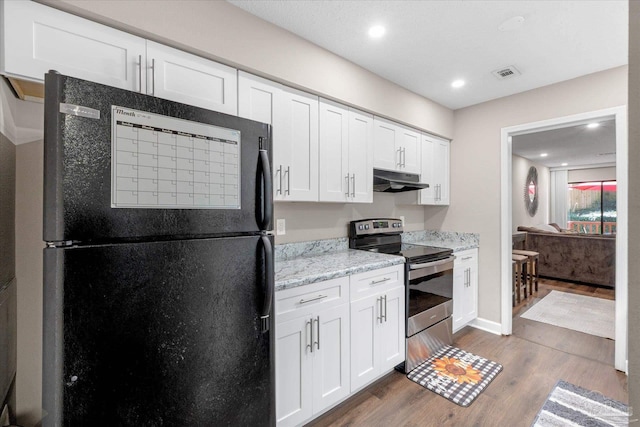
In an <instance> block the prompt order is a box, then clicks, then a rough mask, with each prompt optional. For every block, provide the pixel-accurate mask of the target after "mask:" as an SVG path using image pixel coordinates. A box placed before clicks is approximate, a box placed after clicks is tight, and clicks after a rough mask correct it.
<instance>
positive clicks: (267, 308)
mask: <svg viewBox="0 0 640 427" xmlns="http://www.w3.org/2000/svg"><path fill="white" fill-rule="evenodd" d="M260 238H261V240H262V244H263V246H264V264H265V269H264V272H265V285H266V289H265V296H264V305H263V308H262V316H261V317H260V319H261V325H262V332H267V331H269V323H270V321H269V320H270V316H271V306H272V303H273V291H274V286H275V275H274V271H273V247H272V246H271V240H269V237H267V236H261V237H260Z"/></svg>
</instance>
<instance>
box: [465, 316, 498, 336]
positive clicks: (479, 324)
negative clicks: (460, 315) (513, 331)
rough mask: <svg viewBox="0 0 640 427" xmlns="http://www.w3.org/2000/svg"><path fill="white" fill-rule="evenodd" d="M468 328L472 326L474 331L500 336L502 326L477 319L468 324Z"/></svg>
mask: <svg viewBox="0 0 640 427" xmlns="http://www.w3.org/2000/svg"><path fill="white" fill-rule="evenodd" d="M469 326H472V327H474V328H476V329H480V330H483V331H487V332H490V333H492V334H495V335H502V325H501V324H500V323H498V322H493V321H491V320H487V319H482V318H480V317H477V318H476V319H475V320H474V321H473V322H471V323H469Z"/></svg>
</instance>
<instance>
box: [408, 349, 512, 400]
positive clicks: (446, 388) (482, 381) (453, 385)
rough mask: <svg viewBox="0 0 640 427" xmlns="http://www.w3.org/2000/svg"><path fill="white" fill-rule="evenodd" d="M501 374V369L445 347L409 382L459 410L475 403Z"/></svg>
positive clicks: (494, 364)
mask: <svg viewBox="0 0 640 427" xmlns="http://www.w3.org/2000/svg"><path fill="white" fill-rule="evenodd" d="M500 371H502V365H500V364H499V363H496V362H492V361H491V360H487V359H485V358H484V357H480V356H476V355H475V354H472V353H468V352H466V351H464V350H460V349H459V348H456V347H451V346H444V347H443V348H441V349H440V350H438V351H436V352H435V353H434V354H433V356H431V357H430V358H429V359H427V360H426V361H425V362H423V363H422V364H420V365H419V366H418V367H416V368H415V369H414V370H413V371H411V372H409V373H408V374H407V378H409V379H410V380H411V381H413V382H415V383H418V384H420V385H421V386H423V387H425V388H426V389H429V390H431V391H432V392H434V393H437V394H439V395H440V396H442V397H445V398H447V399H449V400H450V401H452V402H453V403H456V404H458V405H460V406H469V405H470V404H471V402H473V400H474V399H475V398H476V397H478V395H479V394H480V393H481V392H482V391H483V390H484V389H485V388H487V386H488V385H489V383H490V382H491V381H492V380H493V379H494V378H495V377H496V375H498V373H500Z"/></svg>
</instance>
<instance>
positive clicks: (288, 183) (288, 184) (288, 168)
mask: <svg viewBox="0 0 640 427" xmlns="http://www.w3.org/2000/svg"><path fill="white" fill-rule="evenodd" d="M290 168H291V166H287V196H290V195H291V191H290V190H291V173H290V172H291V171H290Z"/></svg>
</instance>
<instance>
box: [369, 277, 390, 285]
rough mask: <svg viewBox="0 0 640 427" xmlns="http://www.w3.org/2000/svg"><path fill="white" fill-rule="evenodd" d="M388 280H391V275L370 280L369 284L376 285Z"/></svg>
mask: <svg viewBox="0 0 640 427" xmlns="http://www.w3.org/2000/svg"><path fill="white" fill-rule="evenodd" d="M389 280H391V277H385V278H384V279H380V280H372V281H371V283H369V284H370V285H377V284H378V283H384V282H388V281H389Z"/></svg>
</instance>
